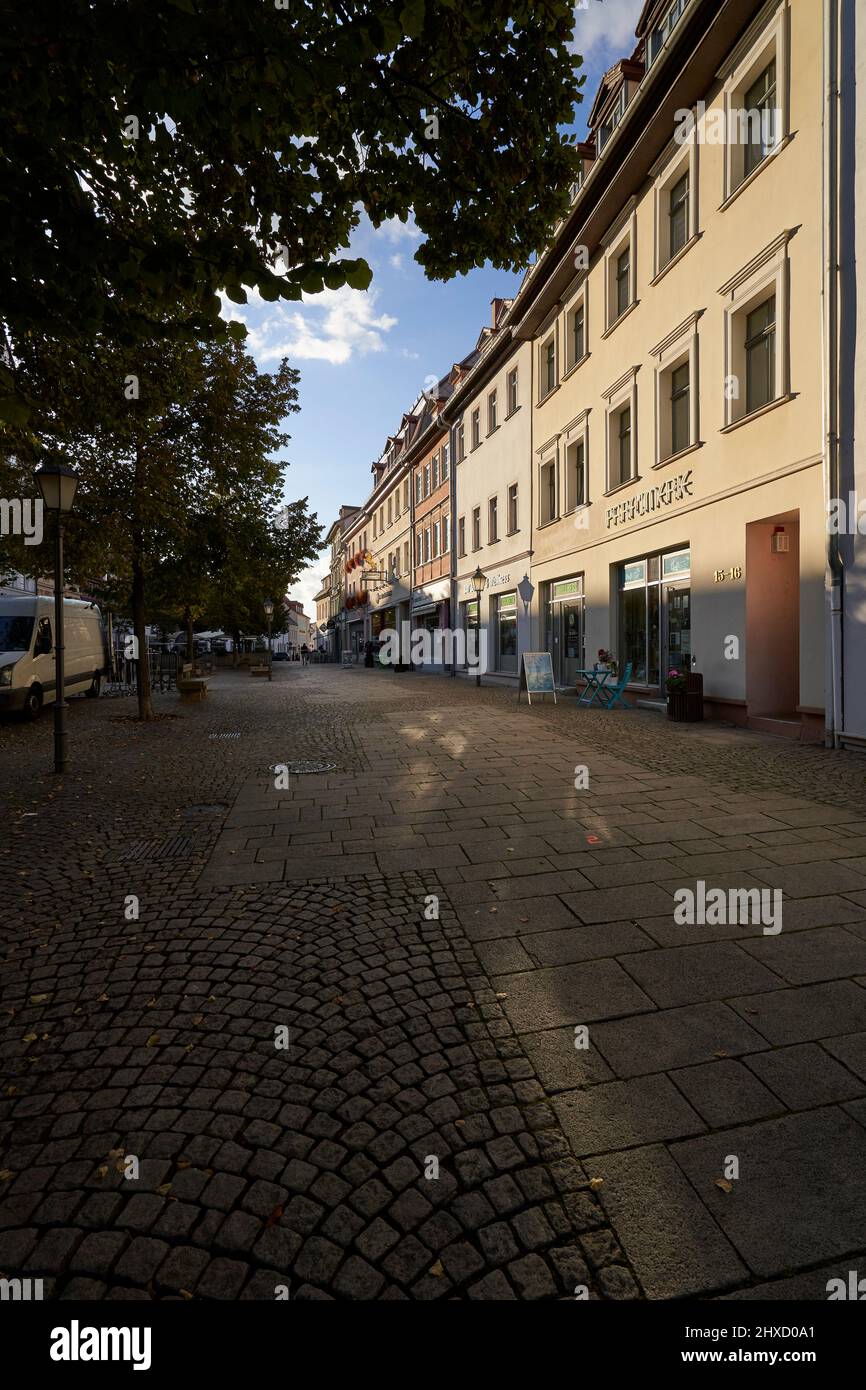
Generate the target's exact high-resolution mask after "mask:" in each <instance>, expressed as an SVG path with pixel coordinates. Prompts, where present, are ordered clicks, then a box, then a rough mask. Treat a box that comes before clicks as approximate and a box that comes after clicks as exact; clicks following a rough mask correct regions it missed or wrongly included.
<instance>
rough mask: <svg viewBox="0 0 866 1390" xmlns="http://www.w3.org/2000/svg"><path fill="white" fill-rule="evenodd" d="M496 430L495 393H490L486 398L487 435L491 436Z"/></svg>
mask: <svg viewBox="0 0 866 1390" xmlns="http://www.w3.org/2000/svg"><path fill="white" fill-rule="evenodd" d="M495 429H496V392H495V391H491V392H490V395H489V396H488V397H487V433H488V434H492V433H493V431H494V430H495Z"/></svg>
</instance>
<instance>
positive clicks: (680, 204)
mask: <svg viewBox="0 0 866 1390" xmlns="http://www.w3.org/2000/svg"><path fill="white" fill-rule="evenodd" d="M668 196H669V200H670V201H669V206H668V224H669V225H668V259H669V260H670V259H671V258H672V257H673V256H675V255H676V254H677V252H678V251H681V250H682V249H683V247H684V246H685V244H686V242H687V241H688V239H689V176H688V171H687V172H686V173H685V174H683V176H682V178H681V179H678V180H677V182H676V183H675V184H674V186H673V188H672V189H671V191H670V194H669V195H668Z"/></svg>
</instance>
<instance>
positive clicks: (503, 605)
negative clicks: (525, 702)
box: [493, 594, 517, 675]
mask: <svg viewBox="0 0 866 1390" xmlns="http://www.w3.org/2000/svg"><path fill="white" fill-rule="evenodd" d="M493 609H494V613H493V617H494V633H495V640H496V669H497V670H498V671H502V672H503V673H504V674H506V675H516V674H517V595H516V594H497V596H496V598H495V599H494V601H493Z"/></svg>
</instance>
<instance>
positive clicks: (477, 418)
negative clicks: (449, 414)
mask: <svg viewBox="0 0 866 1390" xmlns="http://www.w3.org/2000/svg"><path fill="white" fill-rule="evenodd" d="M480 443H481V411H480V410H473V412H472V447H473V449H477V448H478V445H479V444H480Z"/></svg>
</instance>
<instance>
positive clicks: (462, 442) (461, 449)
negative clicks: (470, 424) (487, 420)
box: [457, 420, 466, 463]
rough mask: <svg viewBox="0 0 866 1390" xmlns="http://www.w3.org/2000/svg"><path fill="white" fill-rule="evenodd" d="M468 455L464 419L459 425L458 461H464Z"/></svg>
mask: <svg viewBox="0 0 866 1390" xmlns="http://www.w3.org/2000/svg"><path fill="white" fill-rule="evenodd" d="M465 457H466V429H465V426H464V424H463V421H462V420H461V421H460V424H459V425H458V426H457V462H458V463H462V462H463V460H464V459H465Z"/></svg>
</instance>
